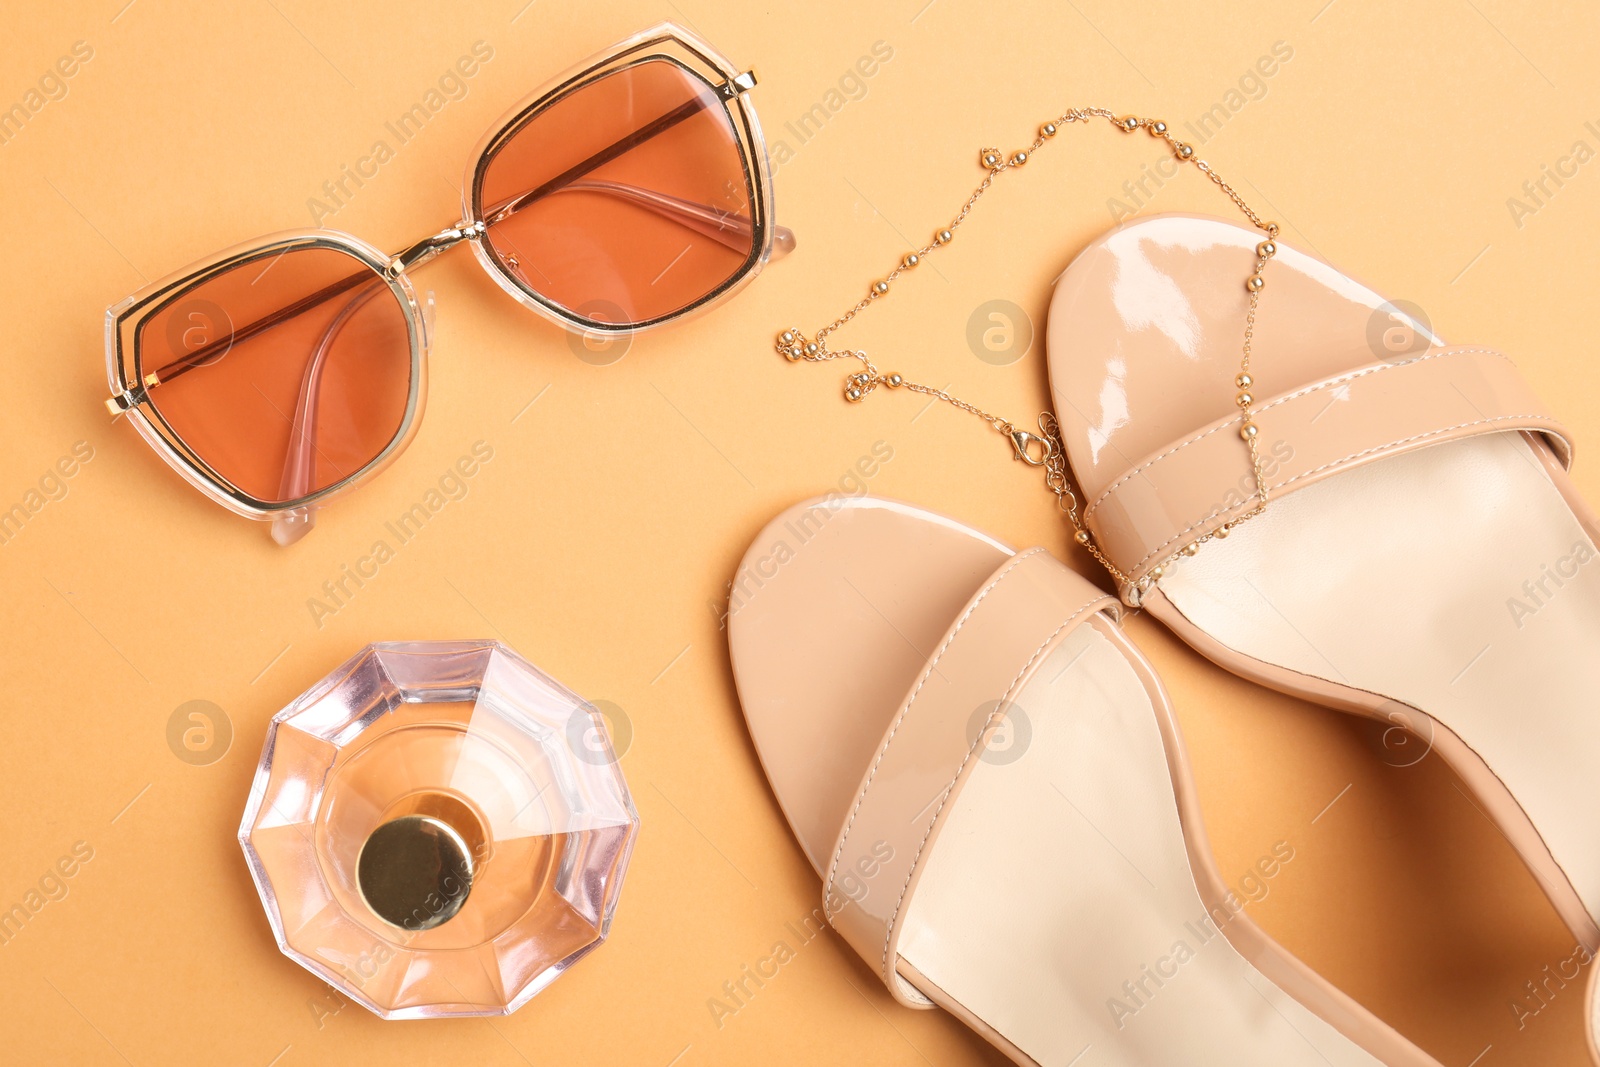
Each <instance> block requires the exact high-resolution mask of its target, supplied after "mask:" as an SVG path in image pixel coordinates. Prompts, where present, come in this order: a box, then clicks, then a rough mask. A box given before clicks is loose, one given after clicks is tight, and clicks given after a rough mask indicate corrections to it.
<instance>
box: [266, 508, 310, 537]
mask: <svg viewBox="0 0 1600 1067" xmlns="http://www.w3.org/2000/svg"><path fill="white" fill-rule="evenodd" d="M316 524H317V509H316V508H292V509H290V510H288V511H280V512H278V513H277V514H276V515H274V516H272V539H273V540H274V541H276V542H278V544H280V545H292V544H294V543H295V542H296V541H298V540H300V538H302V537H304V536H305V535H306V534H308V533H310V532H311V528H312V527H313V526H315V525H316Z"/></svg>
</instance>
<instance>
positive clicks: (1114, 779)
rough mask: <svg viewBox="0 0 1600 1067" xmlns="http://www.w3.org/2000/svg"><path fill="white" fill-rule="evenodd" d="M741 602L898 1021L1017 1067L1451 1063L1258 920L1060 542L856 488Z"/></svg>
mask: <svg viewBox="0 0 1600 1067" xmlns="http://www.w3.org/2000/svg"><path fill="white" fill-rule="evenodd" d="M729 608H730V610H729V616H728V643H729V649H730V653H731V658H732V663H733V670H734V676H735V679H736V681H737V685H738V691H739V699H740V702H741V704H742V705H743V708H744V713H745V717H746V720H747V721H748V724H749V728H750V733H751V737H752V738H753V739H754V741H755V746H756V749H757V751H758V752H759V754H760V758H761V761H762V764H763V766H764V767H765V769H766V772H767V776H768V779H769V780H770V781H771V783H772V788H773V792H774V794H775V795H776V797H777V800H778V803H779V804H780V806H781V807H782V809H783V811H784V814H785V815H786V816H787V818H788V821H789V825H790V827H791V828H792V829H793V831H794V834H795V837H796V838H797V839H798V840H799V842H800V845H801V847H802V848H803V849H804V850H805V853H806V856H807V857H808V858H809V859H810V861H811V864H812V866H813V867H814V868H815V869H816V870H817V872H818V875H819V877H820V878H821V879H822V882H823V904H824V909H825V911H826V914H827V915H828V918H829V922H830V923H831V924H832V925H833V927H834V929H835V930H837V931H838V933H839V935H840V936H841V937H842V938H843V939H844V940H845V941H846V942H847V943H848V944H849V945H851V946H852V947H853V948H854V949H855V950H856V952H858V953H859V954H860V955H861V958H862V960H863V961H865V963H866V965H867V966H868V967H869V968H870V969H871V970H872V971H873V973H875V974H876V975H877V976H878V978H879V979H880V980H881V981H883V982H884V983H885V984H886V985H887V986H888V988H889V990H890V992H891V993H892V994H893V996H894V998H895V999H896V1000H897V1001H899V1002H900V1003H901V1004H904V1005H906V1006H908V1007H912V1008H932V1007H935V1006H937V1007H939V1008H943V1009H944V1010H946V1011H949V1012H951V1013H952V1014H954V1015H956V1016H957V1017H959V1018H960V1019H961V1020H962V1021H964V1022H965V1023H966V1024H967V1025H969V1026H970V1027H971V1028H972V1029H973V1030H975V1031H976V1032H977V1033H979V1034H980V1035H982V1036H983V1037H984V1038H985V1039H987V1040H988V1041H989V1042H991V1043H992V1044H993V1045H995V1046H996V1047H997V1048H999V1049H1001V1050H1003V1051H1004V1052H1005V1053H1006V1054H1007V1055H1009V1056H1010V1057H1011V1058H1012V1059H1013V1060H1015V1061H1016V1062H1018V1063H1022V1064H1041V1065H1042V1064H1050V1065H1057V1067H1060V1065H1072V1067H1111V1065H1122V1067H1131V1065H1152V1067H1154V1065H1160V1067H1172V1065H1175V1064H1184V1065H1197V1064H1198V1065H1207V1064H1216V1065H1219V1067H1220V1065H1228V1067H1238V1065H1241V1064H1248V1065H1257V1064H1259V1065H1263V1067H1266V1065H1271V1067H1329V1065H1335V1067H1354V1065H1365V1067H1370V1065H1372V1064H1375V1063H1378V1062H1384V1063H1389V1064H1403V1065H1407V1067H1422V1065H1429V1067H1437V1065H1436V1062H1435V1061H1434V1060H1433V1059H1431V1058H1430V1057H1428V1056H1427V1055H1426V1054H1424V1053H1423V1052H1421V1051H1420V1050H1419V1049H1417V1048H1416V1047H1415V1046H1413V1045H1411V1044H1410V1043H1409V1042H1407V1041H1406V1040H1405V1039H1404V1038H1402V1037H1400V1036H1399V1035H1398V1034H1396V1033H1395V1032H1394V1031H1393V1030H1392V1029H1390V1028H1389V1027H1388V1026H1387V1025H1386V1024H1384V1023H1383V1022H1381V1021H1380V1020H1378V1019H1377V1018H1375V1017H1374V1016H1372V1015H1371V1014H1370V1013H1369V1012H1367V1011H1366V1010H1365V1009H1364V1008H1362V1007H1361V1006H1360V1005H1359V1004H1357V1003H1356V1002H1354V1001H1353V1000H1351V999H1350V998H1349V997H1348V996H1346V995H1345V994H1344V993H1342V992H1340V991H1339V990H1337V989H1335V988H1333V987H1332V986H1330V985H1329V984H1328V983H1327V982H1326V981H1325V980H1323V979H1322V978H1320V977H1319V976H1318V975H1316V974H1315V973H1314V972H1312V971H1310V970H1309V969H1308V968H1306V967H1305V966H1304V965H1303V964H1301V963H1300V962H1299V961H1298V960H1296V959H1295V958H1294V957H1292V956H1290V955H1289V954H1288V953H1287V952H1286V951H1285V950H1284V949H1283V948H1282V947H1280V946H1279V945H1278V944H1277V943H1275V942H1274V941H1272V940H1271V939H1270V938H1268V937H1267V935H1266V934H1265V933H1263V932H1262V930H1261V929H1260V928H1259V927H1257V926H1256V925H1255V923H1254V922H1252V921H1251V919H1250V918H1249V917H1248V916H1247V915H1245V914H1243V912H1242V905H1241V904H1240V900H1239V897H1238V896H1237V895H1236V894H1234V893H1233V892H1231V891H1230V889H1229V886H1228V884H1227V882H1226V881H1225V880H1224V879H1223V878H1222V876H1221V875H1220V873H1219V872H1218V870H1217V868H1216V865H1215V863H1214V862H1213V860H1212V857H1211V852H1210V849H1209V847H1208V846H1207V844H1206V836H1205V829H1204V825H1203V822H1202V820H1201V817H1200V812H1199V807H1198V804H1197V801H1196V798H1195V792H1194V785H1193V781H1192V778H1191V775H1190V772H1189V769H1188V766H1187V763H1186V759H1185V756H1184V749H1183V743H1182V740H1181V738H1180V737H1179V733H1178V727H1177V723H1176V722H1175V720H1174V718H1173V713H1172V708H1171V705H1170V704H1169V703H1168V701H1167V697H1166V694H1165V692H1164V691H1163V690H1162V688H1161V685H1160V683H1159V682H1158V681H1157V680H1156V678H1155V676H1154V674H1153V673H1152V671H1151V668H1150V665H1149V664H1148V663H1147V662H1146V660H1145V659H1144V657H1143V656H1142V655H1141V654H1140V653H1139V652H1138V650H1137V649H1135V648H1134V647H1133V646H1132V645H1131V644H1129V642H1128V640H1127V639H1126V638H1125V637H1124V636H1123V634H1122V631H1121V629H1120V627H1119V626H1118V624H1117V616H1118V613H1119V611H1120V606H1119V605H1118V604H1117V602H1116V601H1115V600H1114V599H1113V598H1111V597H1109V596H1107V595H1106V594H1105V593H1103V592H1102V591H1100V590H1099V589H1097V588H1096V587H1095V586H1094V585H1092V584H1091V583H1089V582H1088V581H1086V580H1084V579H1083V578H1082V577H1080V576H1079V575H1077V574H1076V573H1074V572H1072V571H1070V570H1068V569H1067V568H1065V567H1063V566H1062V565H1061V564H1059V563H1058V562H1056V561H1055V559H1053V558H1052V557H1051V556H1050V555H1048V554H1047V553H1045V552H1044V551H1043V550H1042V549H1030V550H1028V551H1025V552H1020V553H1017V552H1013V551H1012V550H1011V549H1010V548H1008V547H1006V546H1005V545H1003V544H1001V543H999V542H998V541H996V540H994V539H993V538H991V537H988V536H986V535H985V534H982V533H980V532H978V531H976V530H973V529H971V528H969V527H966V526H963V525H961V524H960V523H957V522H953V521H951V520H948V519H945V518H942V517H940V516H938V515H934V514H932V513H930V512H927V511H923V510H920V509H918V508H915V507H911V506H909V505H904V504H897V503H893V502H889V501H883V500H875V499H871V498H838V497H837V496H835V497H834V498H830V499H827V500H816V501H811V502H808V503H805V504H800V505H797V506H796V507H793V508H791V509H789V510H788V511H786V512H784V513H783V514H781V515H779V516H778V517H777V518H775V519H774V520H772V522H771V523H770V524H769V525H768V526H767V527H766V528H765V529H764V530H763V531H762V532H761V533H760V535H759V536H757V537H756V539H755V541H754V542H753V543H752V544H751V546H750V549H749V551H748V552H747V553H746V554H745V557H744V560H743V562H742V563H741V565H740V567H739V570H738V573H737V575H736V576H735V580H734V583H733V588H732V594H731V598H730V605H729ZM1000 738H1009V744H1008V745H1006V746H1003V747H1002V746H1001V745H1000V743H999V740H998V739H1000Z"/></svg>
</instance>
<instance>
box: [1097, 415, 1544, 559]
mask: <svg viewBox="0 0 1600 1067" xmlns="http://www.w3.org/2000/svg"><path fill="white" fill-rule="evenodd" d="M1508 421H1509V422H1527V421H1551V420H1550V416H1548V415H1496V416H1494V417H1493V418H1488V419H1474V420H1473V421H1471V422H1462V423H1457V424H1456V425H1454V426H1446V427H1444V428H1442V429H1438V430H1429V431H1428V432H1427V433H1419V434H1416V435H1414V436H1411V437H1402V438H1400V439H1399V440H1398V441H1390V442H1389V443H1388V444H1386V445H1376V446H1374V447H1372V448H1364V449H1362V450H1361V451H1359V452H1352V453H1350V454H1349V455H1348V456H1344V457H1343V458H1341V459H1336V460H1332V461H1330V462H1328V463H1324V464H1323V465H1322V466H1320V467H1315V468H1313V469H1311V470H1308V471H1302V472H1301V473H1299V474H1296V475H1295V476H1294V477H1293V478H1285V479H1284V480H1283V481H1281V482H1279V483H1278V484H1277V485H1274V486H1272V487H1271V490H1270V491H1271V492H1274V493H1275V492H1277V491H1278V490H1280V489H1287V488H1288V487H1289V486H1291V485H1293V484H1294V483H1296V482H1299V481H1303V480H1305V479H1306V478H1312V477H1315V476H1316V475H1318V474H1321V473H1323V472H1324V471H1328V470H1332V469H1333V468H1334V467H1338V466H1342V465H1343V464H1346V463H1349V462H1351V461H1352V460H1357V459H1361V458H1363V457H1365V456H1370V455H1372V454H1373V453H1375V452H1383V451H1386V450H1387V449H1391V448H1397V447H1399V446H1401V445H1409V444H1413V443H1415V442H1417V441H1425V440H1427V439H1428V438H1430V437H1438V436H1439V435H1440V434H1447V433H1454V432H1455V431H1457V430H1465V429H1468V428H1469V427H1473V426H1487V425H1489V424H1491V423H1496V422H1508ZM1530 428H1531V429H1538V428H1539V427H1530ZM1240 506H1242V505H1235V507H1240ZM1232 510H1234V509H1233V508H1227V507H1222V508H1216V509H1213V510H1212V512H1211V514H1209V515H1207V516H1206V517H1205V518H1203V519H1200V520H1198V521H1196V522H1192V523H1190V524H1189V525H1188V526H1185V527H1184V528H1183V529H1182V530H1179V531H1178V532H1177V533H1176V534H1174V535H1172V536H1171V537H1169V538H1167V540H1165V541H1163V542H1162V543H1161V544H1159V545H1157V546H1156V547H1155V548H1153V549H1151V550H1150V551H1149V552H1147V553H1145V555H1144V558H1142V559H1140V560H1139V562H1138V563H1135V564H1134V565H1133V566H1132V567H1130V568H1128V569H1129V570H1130V571H1137V570H1138V569H1139V568H1140V567H1142V566H1144V565H1145V564H1146V563H1148V562H1150V560H1152V559H1154V558H1155V557H1156V556H1159V555H1160V554H1161V553H1162V552H1164V551H1166V549H1167V548H1168V547H1170V546H1171V545H1174V544H1176V543H1177V542H1179V541H1182V540H1184V539H1185V538H1187V537H1188V535H1189V534H1191V533H1193V532H1194V531H1195V530H1198V529H1199V528H1200V527H1202V526H1205V525H1206V524H1207V523H1210V522H1212V521H1214V520H1215V519H1218V518H1221V517H1222V516H1223V515H1225V514H1226V513H1228V512H1229V511H1232Z"/></svg>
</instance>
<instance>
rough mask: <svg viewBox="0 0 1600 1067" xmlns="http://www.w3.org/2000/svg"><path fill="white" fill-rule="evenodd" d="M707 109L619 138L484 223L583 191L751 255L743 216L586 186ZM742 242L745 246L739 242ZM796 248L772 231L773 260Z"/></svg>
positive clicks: (788, 235) (635, 191)
mask: <svg viewBox="0 0 1600 1067" xmlns="http://www.w3.org/2000/svg"><path fill="white" fill-rule="evenodd" d="M705 109H706V104H705V102H704V101H703V100H701V99H699V98H698V97H697V98H696V99H693V100H690V101H687V102H686V103H684V104H681V105H679V106H678V107H675V108H673V109H672V110H671V111H669V112H667V113H666V114H665V115H662V116H661V117H660V118H658V119H656V120H655V121H653V122H651V123H650V124H649V125H647V126H644V127H642V128H641V129H639V130H636V131H635V132H633V133H631V134H629V135H628V136H626V137H622V138H619V139H618V140H616V141H615V142H613V143H612V144H610V145H608V146H607V147H605V148H602V149H601V150H600V151H598V152H596V153H594V154H593V155H591V156H590V157H589V158H588V159H585V160H582V161H580V162H579V163H576V164H574V165H573V166H571V167H568V168H567V169H566V170H565V171H563V172H562V173H560V174H558V175H556V176H555V177H554V178H551V179H550V180H549V181H547V182H545V183H544V184H542V185H540V186H538V187H537V188H534V189H530V190H529V191H528V192H526V193H523V194H522V195H521V196H515V197H512V198H511V199H509V200H502V201H501V202H500V203H498V204H495V205H494V206H493V207H490V208H488V209H486V210H485V211H484V213H483V215H484V221H485V222H486V223H488V224H489V225H493V224H494V223H496V222H499V221H501V220H502V219H506V218H509V217H510V216H512V215H514V214H516V213H517V212H518V211H520V210H522V209H523V208H525V207H527V206H528V205H529V204H532V203H534V202H536V201H539V200H543V199H544V198H545V197H547V196H553V195H555V194H557V193H563V192H573V191H581V190H588V191H591V192H608V193H611V194H613V195H617V196H621V197H624V198H626V199H628V200H631V201H632V202H634V203H636V204H639V205H640V206H642V207H646V208H649V209H651V210H654V211H655V212H657V213H658V214H660V215H663V216H665V217H666V218H669V219H672V220H674V221H676V222H679V223H682V224H683V225H684V226H686V227H688V228H689V229H692V230H696V231H698V232H700V233H702V234H705V235H706V236H708V237H710V238H712V239H714V240H717V241H720V242H722V243H723V244H725V245H727V246H728V247H730V248H732V249H733V250H734V251H736V252H743V251H747V250H748V249H749V247H750V227H751V223H750V220H749V219H748V218H746V217H745V216H743V215H739V214H737V213H733V212H724V211H721V210H719V209H717V208H714V207H711V206H709V205H706V204H697V203H695V202H694V201H692V200H684V199H681V198H679V197H676V196H669V195H667V194H666V193H657V192H655V191H653V190H650V189H643V188H640V187H638V186H635V185H625V184H623V183H621V182H613V181H602V180H599V179H588V180H586V179H585V177H584V176H585V175H587V174H590V173H592V172H593V171H595V170H598V169H599V168H600V167H603V166H605V165H606V164H607V163H609V162H611V161H612V160H613V159H616V158H617V157H618V156H621V155H623V154H625V153H627V152H630V151H632V150H633V149H635V148H637V147H638V146H639V145H641V144H643V143H645V142H646V141H648V140H650V139H651V138H653V137H656V136H659V135H660V134H663V133H665V132H666V131H668V130H670V129H672V128H673V127H674V126H677V125H679V124H680V123H682V122H684V121H686V120H687V119H690V118H693V117H694V116H695V115H698V114H699V113H700V112H701V111H704V110H705ZM741 227H742V232H741ZM741 236H742V242H741V241H740V239H739V238H740V237H741ZM794 247H795V237H794V231H793V230H790V229H789V228H788V227H786V226H774V227H773V240H772V258H773V259H781V258H782V257H784V256H786V255H788V254H789V253H790V252H792V251H793V250H794Z"/></svg>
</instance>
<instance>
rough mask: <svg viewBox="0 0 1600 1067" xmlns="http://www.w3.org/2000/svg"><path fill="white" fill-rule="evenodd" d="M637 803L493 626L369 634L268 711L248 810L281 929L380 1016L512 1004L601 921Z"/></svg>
mask: <svg viewBox="0 0 1600 1067" xmlns="http://www.w3.org/2000/svg"><path fill="white" fill-rule="evenodd" d="M638 827H639V816H638V813H637V812H636V811H635V810H634V807H633V801H632V798H631V797H630V796H629V794H628V787H627V784H626V782H624V781H623V778H622V772H621V769H620V767H619V766H618V765H617V760H616V757H615V755H614V753H613V752H612V750H611V746H610V742H609V740H608V739H607V736H606V732H605V725H604V723H603V721H602V720H601V717H600V715H599V712H598V711H597V710H596V709H595V707H594V706H593V705H592V704H589V703H588V702H587V701H585V700H583V699H582V698H581V697H579V696H578V695H577V694H575V693H573V692H571V691H570V690H568V689H566V688H565V687H563V686H562V685H561V684H560V683H558V682H556V681H554V680H553V679H551V678H550V677H548V676H547V675H545V674H544V673H542V672H541V671H539V670H538V668H536V667H534V666H533V665H532V664H530V663H528V662H527V661H526V660H524V659H522V658H521V657H520V656H518V655H517V654H516V653H514V652H512V651H511V650H510V649H508V648H506V647H505V646H504V645H500V644H497V643H495V642H417V643H396V644H378V645H369V646H368V647H367V648H365V649H363V650H362V651H361V652H359V653H357V654H356V656H355V657H353V658H352V659H351V660H349V661H348V662H347V663H345V664H344V665H343V666H341V667H340V668H339V669H338V670H336V671H334V672H333V673H332V674H331V675H329V676H328V677H327V678H325V679H323V680H322V681H321V682H319V683H318V684H317V685H315V686H313V687H312V688H311V689H310V690H308V691H307V692H306V693H305V694H303V695H302V696H301V697H300V698H299V699H297V700H296V701H294V703H292V704H291V705H290V706H289V707H287V708H285V709H284V710H283V711H281V712H279V713H278V714H277V715H276V716H274V717H273V720H272V725H271V727H270V729H269V731H268V734H267V741H266V746H265V748H264V750H263V752H262V755H261V763H260V765H259V767H258V768H257V770H256V776H255V782H254V784H253V786H252V788H251V790H250V800H249V802H248V804H247V805H246V806H245V813H244V819H243V821H242V822H241V824H240V826H239V840H240V843H241V844H242V845H243V847H244V852H245V857H246V859H247V861H248V862H249V865H250V872H251V874H252V876H253V877H254V878H255V882H256V888H257V889H258V890H259V891H260V893H261V901H262V904H263V905H264V906H265V908H266V912H267V918H268V920H269V921H270V922H271V924H272V931H273V934H274V935H275V936H276V937H277V940H278V946H279V947H280V948H281V949H282V950H283V951H284V953H285V954H287V955H288V956H290V957H291V958H293V959H294V960H296V961H297V962H299V963H300V964H301V965H302V966H304V967H306V968H307V969H309V970H311V971H312V972H314V973H316V974H317V975H319V976H320V977H322V978H324V979H326V980H327V981H328V982H329V983H331V984H332V985H333V986H335V987H336V988H337V989H339V990H340V991H341V992H343V993H344V994H346V995H347V996H349V997H351V998H352V999H353V1000H356V1001H358V1002H359V1003H361V1004H363V1005H365V1006H366V1007H368V1008H370V1009H371V1010H372V1011H374V1012H376V1013H377V1014H379V1015H381V1016H382V1017H384V1018H386V1019H417V1018H435V1017H442V1016H461V1015H504V1014H508V1013H510V1012H512V1011H515V1010H516V1009H517V1008H519V1007H521V1006H522V1005H523V1004H525V1003H526V1002H527V1001H528V999H529V998H530V997H532V996H533V995H534V994H535V993H537V992H538V991H539V990H540V989H542V988H544V987H545V986H546V985H548V984H549V983H550V982H551V981H553V980H554V979H555V978H556V976H557V975H559V974H561V972H562V971H564V970H565V969H566V968H567V967H568V966H570V965H571V964H572V963H573V962H574V961H575V960H577V959H578V958H579V957H581V956H582V955H584V954H585V953H586V952H588V951H589V950H591V949H593V948H594V947H595V946H596V945H598V944H599V943H600V942H601V941H602V940H603V939H604V938H605V936H606V932H607V930H608V928H609V926H610V923H611V917H612V914H613V912H614V911H615V910H616V905H617V897H618V892H619V890H620V889H621V886H622V878H623V874H624V871H625V870H626V868H627V864H628V856H629V853H630V852H631V850H632V847H633V842H634V838H635V837H636V835H637V833H638Z"/></svg>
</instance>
